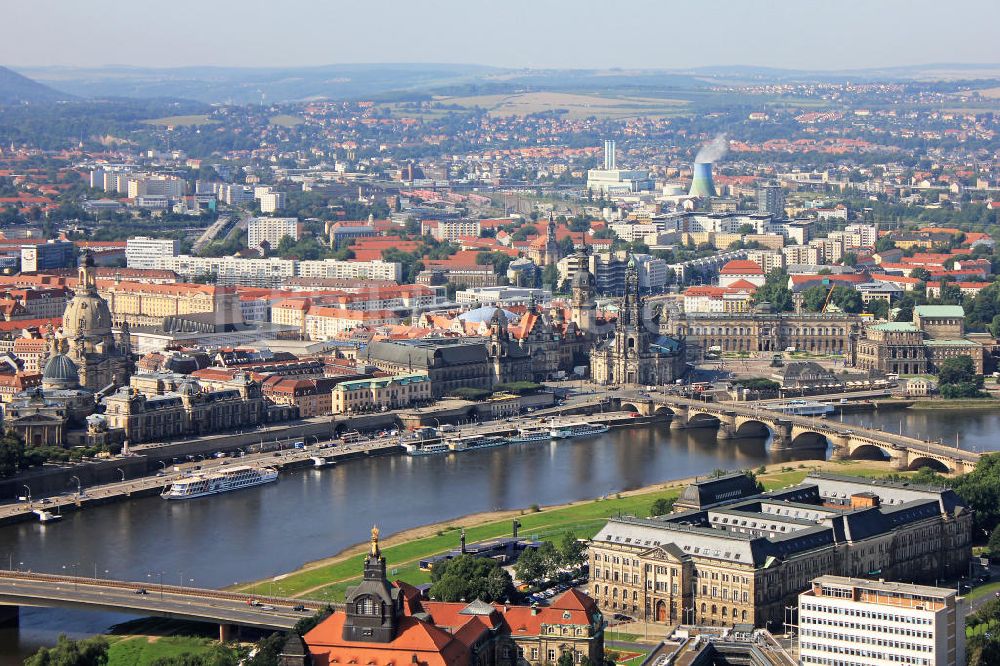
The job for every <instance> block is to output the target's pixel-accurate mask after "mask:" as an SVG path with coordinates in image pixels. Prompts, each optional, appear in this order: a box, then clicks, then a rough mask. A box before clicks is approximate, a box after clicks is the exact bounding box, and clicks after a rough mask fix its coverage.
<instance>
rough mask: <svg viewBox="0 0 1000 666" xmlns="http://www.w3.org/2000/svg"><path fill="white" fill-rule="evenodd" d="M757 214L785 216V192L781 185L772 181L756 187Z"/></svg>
mask: <svg viewBox="0 0 1000 666" xmlns="http://www.w3.org/2000/svg"><path fill="white" fill-rule="evenodd" d="M757 212H758V213H769V214H771V215H774V216H775V217H784V216H785V191H784V190H783V189H782V188H781V185H779V184H778V183H775V182H773V181H772V182H768V183H761V184H760V185H758V186H757Z"/></svg>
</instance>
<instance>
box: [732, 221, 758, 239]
mask: <svg viewBox="0 0 1000 666" xmlns="http://www.w3.org/2000/svg"><path fill="white" fill-rule="evenodd" d="M736 233H738V234H739V235H740V236H748V235H750V234H755V233H757V229H756V228H755V227H754V226H753V225H752V224H749V223H743V224H741V225H740V226H739V227H738V228H737V229H736Z"/></svg>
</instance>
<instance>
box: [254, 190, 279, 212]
mask: <svg viewBox="0 0 1000 666" xmlns="http://www.w3.org/2000/svg"><path fill="white" fill-rule="evenodd" d="M284 207H285V193H284V192H267V193H266V194H262V195H261V196H260V212H262V213H273V212H275V211H279V210H281V209H282V208H284Z"/></svg>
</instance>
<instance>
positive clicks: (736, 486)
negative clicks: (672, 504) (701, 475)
mask: <svg viewBox="0 0 1000 666" xmlns="http://www.w3.org/2000/svg"><path fill="white" fill-rule="evenodd" d="M758 492H759V491H758V490H757V486H756V485H755V484H754V482H753V479H751V478H750V477H748V476H747V475H746V474H743V473H742V472H735V473H733V474H726V475H724V476H720V477H716V478H714V479H703V480H701V481H695V482H694V483H692V484H691V485H689V486H688V487H687V488H685V489H684V492H682V493H681V496H680V497H679V498H678V499H677V501H678V502H679V503H681V504H683V505H685V506H696V507H706V506H709V505H711V504H718V503H719V502H728V501H731V500H736V499H742V498H744V497H751V496H753V495H756V494H758Z"/></svg>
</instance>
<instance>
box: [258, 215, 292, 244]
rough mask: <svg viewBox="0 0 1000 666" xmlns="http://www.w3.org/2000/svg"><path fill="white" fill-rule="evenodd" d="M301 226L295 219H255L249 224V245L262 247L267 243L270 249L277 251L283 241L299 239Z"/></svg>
mask: <svg viewBox="0 0 1000 666" xmlns="http://www.w3.org/2000/svg"><path fill="white" fill-rule="evenodd" d="M300 226H301V225H300V224H299V220H298V218H295V217H253V218H250V221H249V222H247V245H249V246H250V247H252V248H258V247H261V244H262V243H264V242H265V241H267V244H268V247H270V248H271V249H276V248H277V247H278V244H279V243H280V242H281V239H283V238H285V237H288V238H291V239H292V240H293V241H297V240H298V239H299V229H300Z"/></svg>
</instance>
